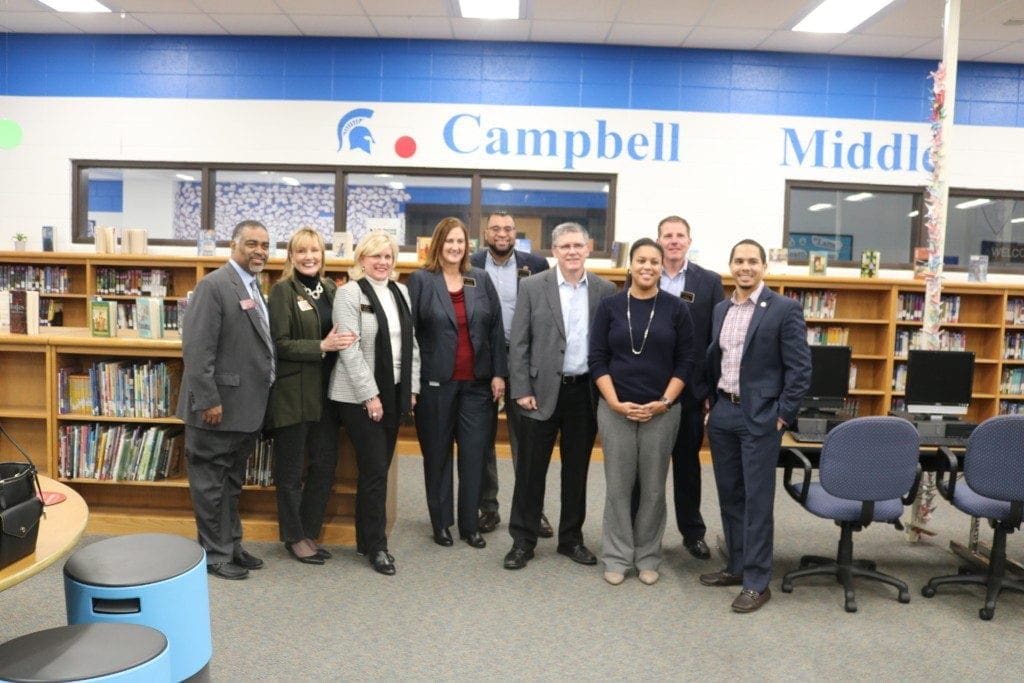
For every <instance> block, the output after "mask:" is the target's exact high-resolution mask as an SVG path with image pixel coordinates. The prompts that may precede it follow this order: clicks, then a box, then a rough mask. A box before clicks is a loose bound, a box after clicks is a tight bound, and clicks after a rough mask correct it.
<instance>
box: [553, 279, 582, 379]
mask: <svg viewBox="0 0 1024 683" xmlns="http://www.w3.org/2000/svg"><path fill="white" fill-rule="evenodd" d="M555 277H556V278H557V279H558V298H559V301H560V302H561V304H562V324H563V325H565V359H564V360H563V362H562V374H563V375H584V374H586V373H587V369H588V367H587V353H588V351H589V344H590V297H589V296H588V295H587V274H586V272H584V274H583V277H582V278H581V279H580V281H579V283H578V284H577V285H576V286H575V287H574V286H573V285H572V283H570V282H568V281H566V279H565V278H564V277H562V270H561V269H560V268H558V267H557V266H556V267H555Z"/></svg>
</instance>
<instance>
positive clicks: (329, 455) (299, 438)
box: [273, 400, 338, 543]
mask: <svg viewBox="0 0 1024 683" xmlns="http://www.w3.org/2000/svg"><path fill="white" fill-rule="evenodd" d="M273 435H274V486H276V487H277V525H278V531H279V534H280V538H281V540H282V541H284V542H285V543H296V542H298V541H301V540H302V539H304V538H310V539H313V540H314V541H315V540H317V539H318V538H319V537H320V531H321V530H322V528H323V524H324V510H325V509H326V507H327V501H328V500H329V499H330V497H331V487H332V486H333V485H334V470H335V468H336V467H337V465H338V411H337V407H336V404H334V403H332V402H331V401H327V400H325V401H324V406H323V410H322V412H321V414H320V420H319V421H317V422H300V423H298V424H293V425H288V426H287V427H281V428H279V429H275V430H274V431H273ZM307 463H308V465H307ZM304 469H305V480H303V470H304Z"/></svg>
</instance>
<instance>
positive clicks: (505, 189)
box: [497, 183, 512, 192]
mask: <svg viewBox="0 0 1024 683" xmlns="http://www.w3.org/2000/svg"><path fill="white" fill-rule="evenodd" d="M497 188H498V189H499V190H501V191H502V192H508V191H509V190H511V189H512V183H498V185H497Z"/></svg>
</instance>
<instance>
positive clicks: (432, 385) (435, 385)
mask: <svg viewBox="0 0 1024 683" xmlns="http://www.w3.org/2000/svg"><path fill="white" fill-rule="evenodd" d="M427 386H428V387H439V386H441V383H440V382H427Z"/></svg>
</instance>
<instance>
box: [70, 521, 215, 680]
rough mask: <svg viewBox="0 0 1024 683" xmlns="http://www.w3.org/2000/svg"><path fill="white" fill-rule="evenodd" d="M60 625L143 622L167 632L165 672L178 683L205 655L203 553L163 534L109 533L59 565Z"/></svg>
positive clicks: (206, 615) (206, 612)
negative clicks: (64, 614)
mask: <svg viewBox="0 0 1024 683" xmlns="http://www.w3.org/2000/svg"><path fill="white" fill-rule="evenodd" d="M64 598H65V602H66V603H67V610H68V623H69V624H86V623H97V622H114V623H122V624H141V625H143V626H151V627H153V628H155V629H157V630H158V631H160V632H162V633H163V634H164V635H165V636H167V643H168V649H169V651H170V661H171V677H172V678H173V679H174V680H176V681H181V680H184V679H186V678H189V677H190V676H193V675H194V674H196V673H198V672H199V671H200V670H201V669H202V668H203V667H205V666H206V665H207V664H208V663H209V661H210V656H211V655H212V653H213V644H212V638H211V635H210V592H209V585H208V583H207V577H206V553H205V552H204V551H203V549H202V548H201V547H200V546H199V544H198V543H196V542H195V541H193V540H190V539H187V538H182V537H181V536H172V535H170V534H134V535H130V536H115V537H113V538H108V539H105V540H102V541H98V542H97V543H93V544H91V545H87V546H85V547H84V548H80V549H78V550H76V551H75V552H74V553H73V554H72V555H71V557H70V558H69V559H68V561H67V562H66V563H65V564H64Z"/></svg>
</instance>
